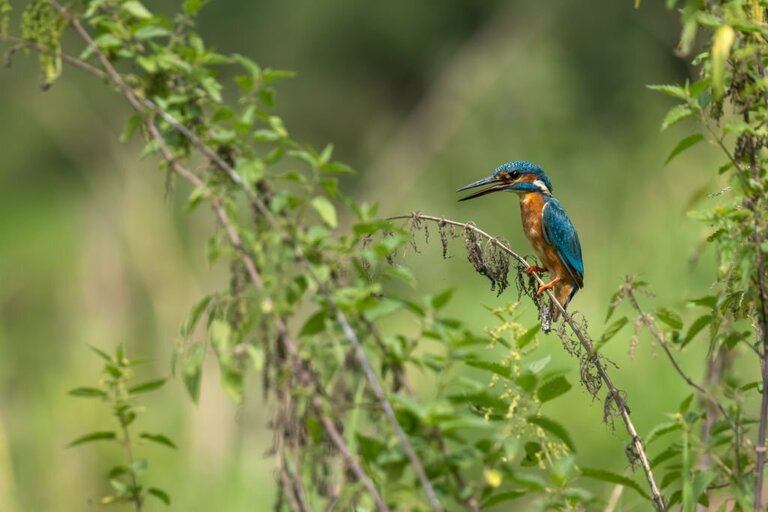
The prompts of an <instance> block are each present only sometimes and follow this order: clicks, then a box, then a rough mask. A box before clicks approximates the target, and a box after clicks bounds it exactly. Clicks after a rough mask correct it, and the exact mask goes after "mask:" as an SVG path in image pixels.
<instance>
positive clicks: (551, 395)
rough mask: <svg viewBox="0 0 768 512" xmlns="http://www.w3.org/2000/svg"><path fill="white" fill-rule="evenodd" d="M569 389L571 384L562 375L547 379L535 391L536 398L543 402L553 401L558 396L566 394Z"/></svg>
mask: <svg viewBox="0 0 768 512" xmlns="http://www.w3.org/2000/svg"><path fill="white" fill-rule="evenodd" d="M570 389H571V383H570V382H568V380H567V379H566V378H565V377H563V376H562V375H560V376H558V377H555V378H554V379H549V380H548V381H546V382H544V384H542V385H541V386H540V387H539V389H538V390H536V396H537V397H538V398H539V400H540V401H541V402H542V403H543V402H549V401H550V400H554V399H555V398H557V397H558V396H560V395H562V394H565V393H567V392H568V391H569V390H570Z"/></svg>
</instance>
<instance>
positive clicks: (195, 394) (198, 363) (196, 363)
mask: <svg viewBox="0 0 768 512" xmlns="http://www.w3.org/2000/svg"><path fill="white" fill-rule="evenodd" d="M204 358H205V345H203V344H198V345H195V346H194V347H192V348H191V349H190V351H189V353H188V354H187V356H186V359H185V361H184V366H183V368H182V372H181V378H182V380H183V381H184V386H185V387H186V388H187V392H188V393H189V397H190V398H191V399H192V401H193V402H195V403H197V401H198V400H199V399H200V379H201V378H202V375H203V359H204Z"/></svg>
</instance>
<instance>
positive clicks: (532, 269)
mask: <svg viewBox="0 0 768 512" xmlns="http://www.w3.org/2000/svg"><path fill="white" fill-rule="evenodd" d="M546 271H547V268H546V267H540V266H538V265H531V266H530V267H528V268H526V269H525V275H527V276H530V275H533V274H538V273H539V272H546Z"/></svg>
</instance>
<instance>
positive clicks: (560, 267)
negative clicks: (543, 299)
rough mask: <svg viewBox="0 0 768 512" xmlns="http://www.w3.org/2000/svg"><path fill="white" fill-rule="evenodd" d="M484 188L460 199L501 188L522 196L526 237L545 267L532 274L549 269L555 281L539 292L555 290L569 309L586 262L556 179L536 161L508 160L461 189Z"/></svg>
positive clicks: (529, 270)
mask: <svg viewBox="0 0 768 512" xmlns="http://www.w3.org/2000/svg"><path fill="white" fill-rule="evenodd" d="M478 187H484V188H482V189H481V190H479V191H477V192H475V193H473V194H470V195H468V196H466V197H463V198H461V199H460V201H466V200H467V199H474V198H475V197H480V196H484V195H486V194H490V193H492V192H498V191H500V190H509V191H510V192H515V193H516V194H517V195H518V197H519V198H520V217H521V219H522V221H523V230H524V232H525V236H527V237H528V240H529V241H530V242H531V245H532V246H533V249H534V251H536V254H537V255H538V256H539V259H540V260H541V262H542V264H543V265H544V266H531V267H528V268H527V269H526V273H528V275H530V274H532V273H534V272H536V273H540V272H548V273H549V274H550V275H551V277H552V280H551V281H549V282H547V283H546V284H543V285H541V286H539V288H538V289H537V290H536V294H537V295H541V294H542V293H543V292H544V291H546V290H553V292H554V294H555V298H557V301H558V302H559V303H560V304H561V305H562V306H563V308H565V307H566V306H567V305H568V303H569V302H570V301H571V299H572V298H573V296H574V295H575V294H576V292H577V291H578V290H579V289H580V288H583V287H584V261H583V260H582V258H581V244H580V243H579V235H577V234H576V229H575V228H574V227H573V224H572V223H571V219H569V218H568V214H567V213H565V210H563V207H562V206H560V201H558V200H557V199H555V198H554V197H552V182H551V181H549V178H548V177H547V175H546V174H544V171H542V170H541V167H539V166H538V165H536V164H533V163H531V162H525V161H516V162H507V163H505V164H502V165H500V166H499V167H497V168H496V169H495V170H494V171H493V174H492V175H490V176H488V177H487V178H483V179H480V180H477V181H476V182H474V183H470V184H469V185H467V186H466V187H462V188H460V189H459V190H458V191H457V192H461V191H464V190H469V189H474V188H478ZM559 313H560V312H559V310H558V309H557V308H555V307H553V308H552V311H551V315H550V317H551V318H552V321H556V320H557V318H558V316H559Z"/></svg>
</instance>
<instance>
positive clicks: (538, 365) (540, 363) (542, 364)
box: [528, 356, 552, 373]
mask: <svg viewBox="0 0 768 512" xmlns="http://www.w3.org/2000/svg"><path fill="white" fill-rule="evenodd" d="M551 360H552V356H544V357H542V358H541V359H537V360H536V361H533V362H531V363H530V364H529V365H528V369H529V370H530V371H531V372H532V373H539V372H541V370H543V369H544V368H546V366H547V365H548V364H549V362H550V361H551Z"/></svg>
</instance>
